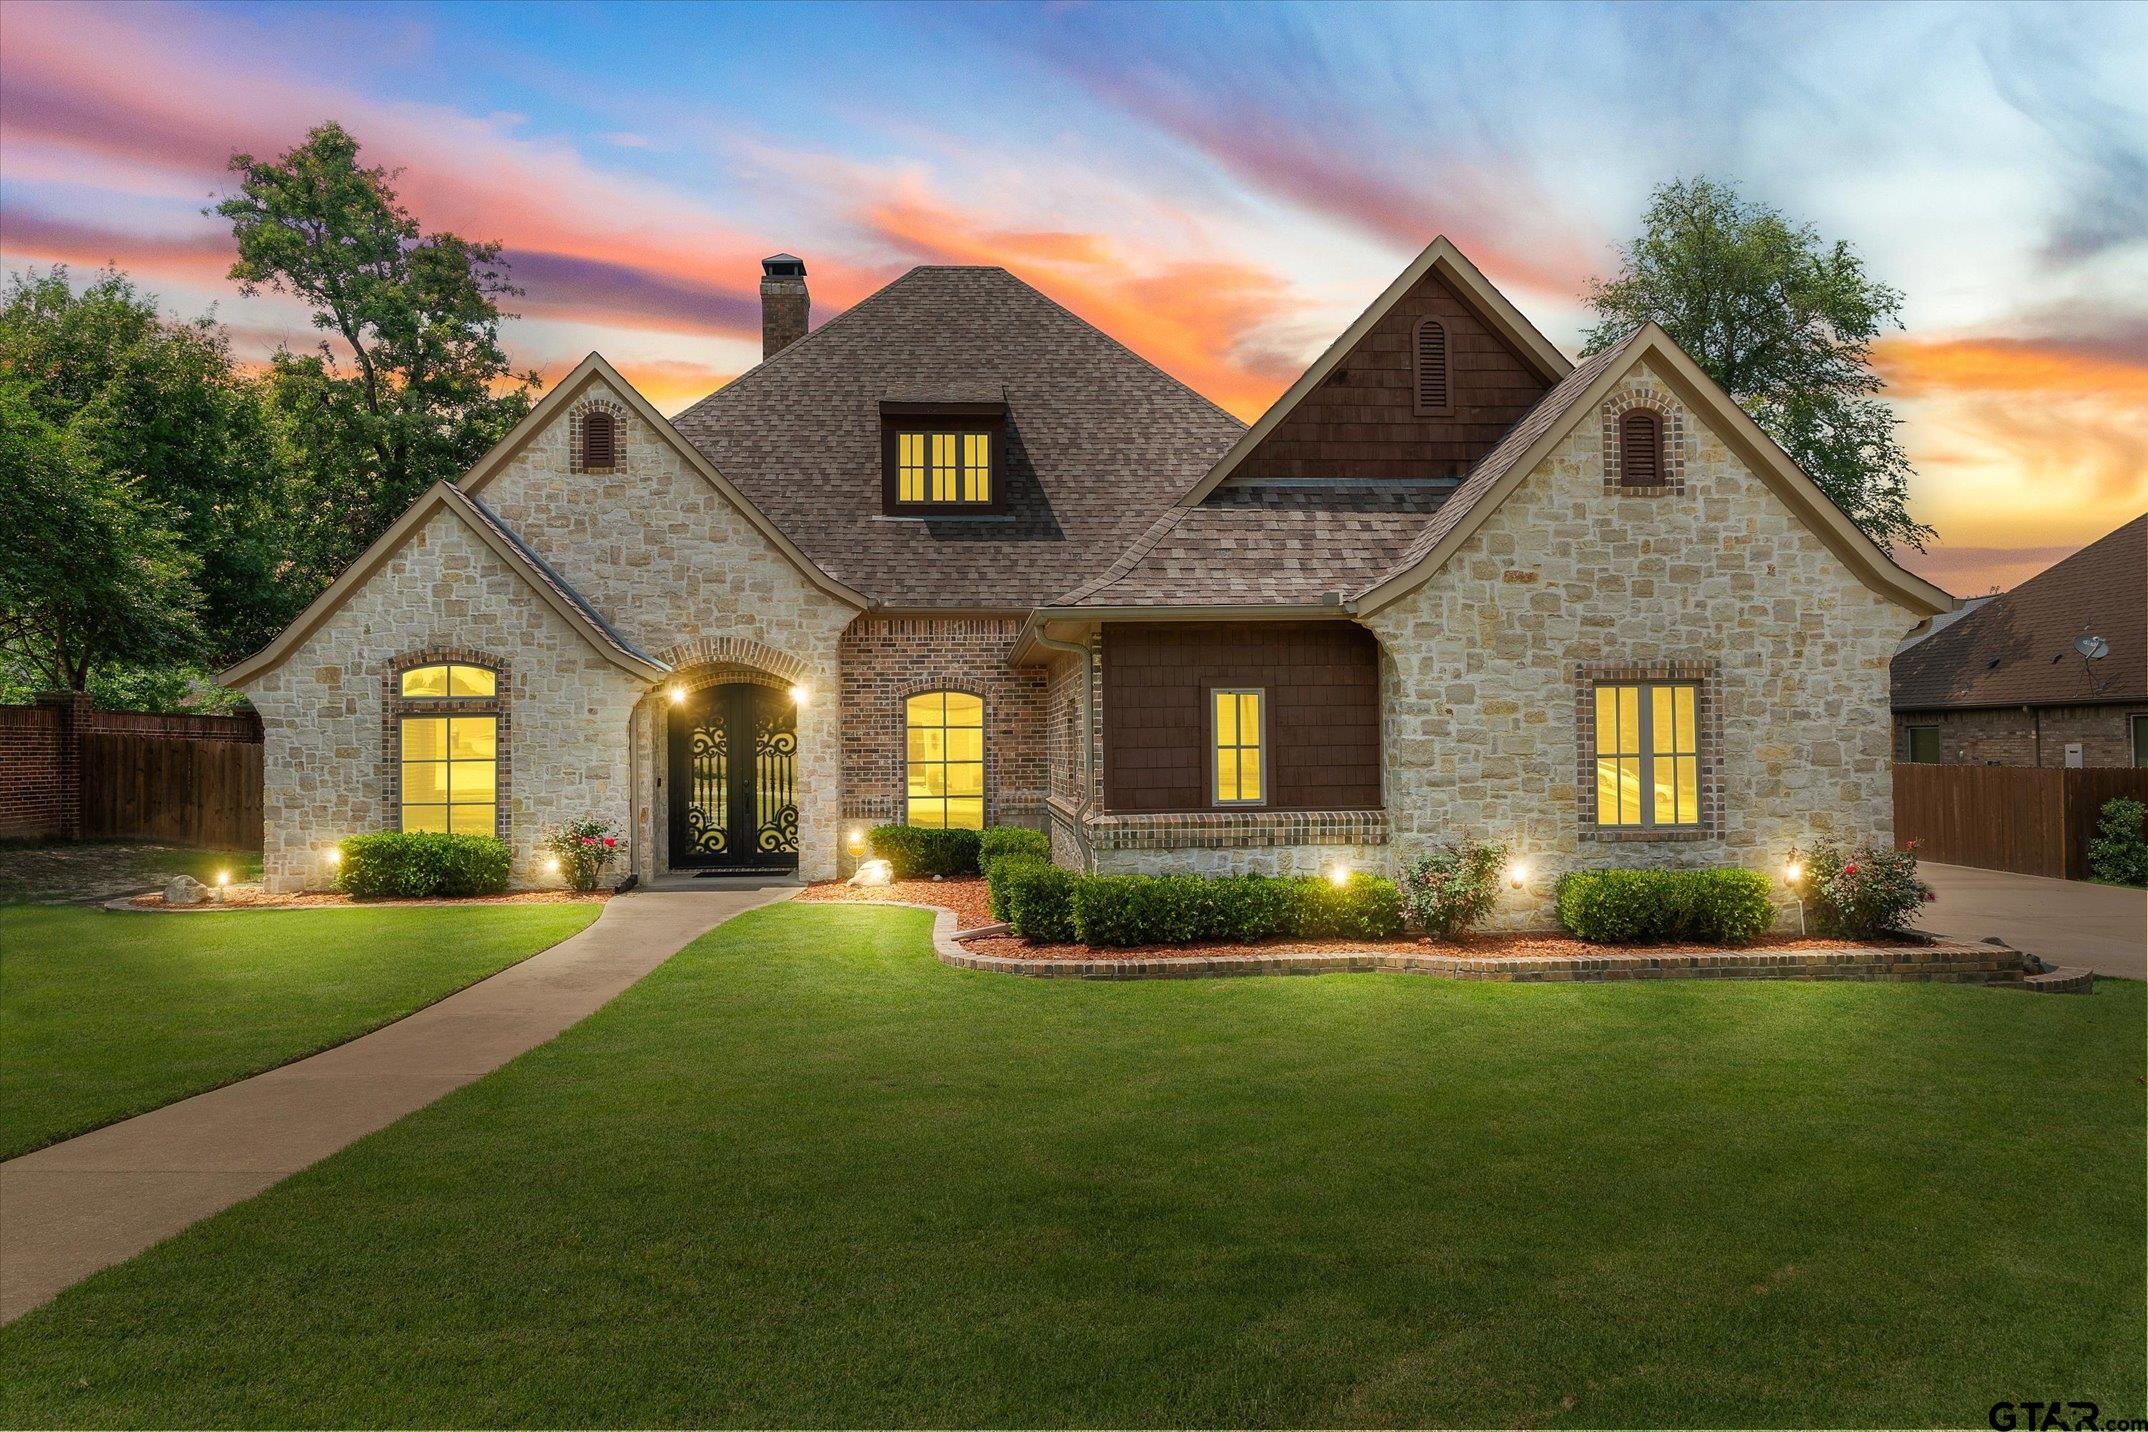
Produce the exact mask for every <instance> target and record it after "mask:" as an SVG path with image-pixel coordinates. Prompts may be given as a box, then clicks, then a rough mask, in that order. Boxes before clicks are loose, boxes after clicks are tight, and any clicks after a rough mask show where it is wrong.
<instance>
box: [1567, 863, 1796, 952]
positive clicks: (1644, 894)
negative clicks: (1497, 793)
mask: <svg viewBox="0 0 2148 1432" xmlns="http://www.w3.org/2000/svg"><path fill="white" fill-rule="evenodd" d="M1771 889H1772V887H1771V886H1770V885H1769V884H1768V878H1767V877H1766V876H1765V875H1762V874H1760V873H1759V872H1758V871H1756V870H1740V869H1736V868H1726V869H1716V870H1574V871H1569V872H1568V873H1567V874H1566V875H1565V876H1564V877H1563V878H1561V880H1560V881H1559V889H1558V902H1559V923H1560V924H1561V925H1564V926H1565V927H1566V928H1567V929H1569V930H1571V931H1573V932H1574V933H1575V934H1576V935H1579V936H1580V937H1581V938H1582V939H1584V940H1595V941H1598V942H1600V943H1603V944H1608V945H1631V944H1655V943H1660V942H1663V941H1666V940H1711V941H1718V942H1720V943H1723V944H1726V945H1742V944H1746V943H1748V942H1750V941H1752V940H1755V939H1758V938H1759V937H1760V936H1761V935H1763V934H1765V933H1767V930H1768V927H1769V926H1770V925H1772V924H1774V923H1775V902H1774V901H1773V900H1772V899H1771V898H1770V893H1771Z"/></svg>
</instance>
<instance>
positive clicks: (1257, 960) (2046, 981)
mask: <svg viewBox="0 0 2148 1432" xmlns="http://www.w3.org/2000/svg"><path fill="white" fill-rule="evenodd" d="M845 903H847V904H852V905H886V906H890V907H893V908H896V909H904V910H930V911H932V912H933V923H932V949H933V953H934V955H936V956H937V957H938V958H939V960H940V963H942V964H946V965H953V966H955V967H957V968H959V969H966V970H990V971H993V972H996V973H999V974H1010V975H1028V976H1031V977H1033V978H1041V979H1053V978H1057V979H1091V980H1144V979H1211V978H1217V977H1228V976H1236V975H1318V974H1371V973H1386V974H1420V975H1436V976H1439V977H1441V978H1444V979H1457V980H1502V981H1507V982H1512V983H1583V982H1587V983H1608V982H1611V981H1614V980H1646V979H1776V980H1889V981H1938V982H1945V983H1951V984H1985V985H2000V986H2005V987H2008V988H2015V989H2030V990H2041V991H2045V992H2048V993H2064V994H2086V993H2087V992H2088V987H2089V983H2090V979H2088V978H2082V977H2083V976H2086V975H2087V972H2086V971H2083V970H2056V971H2053V972H2051V973H2050V974H2047V975H2035V976H2029V977H2027V978H2024V972H2025V970H2026V968H2027V964H2026V961H2025V959H2024V957H2023V956H2022V954H2021V952H2020V951H2018V950H2013V949H2008V948H2006V947H2005V946H2001V945H1968V944H1930V945H1896V946H1869V947H1868V946H1855V947H1848V946H1846V947H1844V948H1842V949H1838V950H1826V949H1822V950H1786V951H1772V952H1770V951H1758V952H1747V951H1742V950H1713V951H1709V952H1707V953H1703V954H1655V953H1646V952H1643V953H1634V954H1608V953H1607V954H1602V955H1586V956H1579V957H1553V956H1541V955H1537V956H1531V955H1486V956H1466V955H1438V954H1431V953H1426V952H1419V951H1416V950H1408V949H1389V950H1338V951H1318V952H1315V951H1304V952H1298V953H1293V954H1275V955H1222V956H1211V955H1200V954H1186V955H1131V956H1119V957H1114V956H1107V955H1099V956H1097V957H1096V958H1095V959H1088V960H1065V959H1022V958H1019V957H1017V956H1010V955H987V954H980V953H978V952H976V951H974V950H969V949H965V948H964V947H963V946H962V944H961V943H960V941H958V940H957V939H956V935H957V934H958V933H962V934H968V933H971V932H969V931H960V932H958V931H957V930H956V929H955V913H954V911H952V910H949V909H947V908H945V907H944V906H939V905H921V904H918V903H916V902H914V901H907V900H856V901H848V902H845Z"/></svg>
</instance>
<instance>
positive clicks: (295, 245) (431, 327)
mask: <svg viewBox="0 0 2148 1432" xmlns="http://www.w3.org/2000/svg"><path fill="white" fill-rule="evenodd" d="M231 172H232V173H233V174H235V175H237V176H238V180H239V192H238V193H236V194H232V195H230V196H228V197H226V198H225V199H223V200H222V201H221V202H220V203H218V204H217V205H216V206H215V209H214V211H213V212H215V213H217V214H220V215H222V216H223V217H224V218H226V219H228V220H230V221H231V229H232V233H233V235H234V236H235V237H236V239H237V240H238V250H239V257H238V262H237V263H235V264H233V265H232V267H231V277H232V278H233V279H234V280H236V281H237V283H238V285H239V289H240V292H242V293H246V294H249V295H250V294H253V293H255V292H257V291H258V290H259V289H261V288H263V287H266V288H270V289H273V290H275V291H277V292H282V293H289V294H291V295H293V296H294V297H296V298H298V299H300V300H302V301H303V302H305V303H307V304H309V305H311V306H312V308H313V326H314V327H316V328H318V329H321V330H323V332H324V333H326V334H328V335H330V336H329V337H327V338H324V339H323V340H322V342H321V343H320V345H319V346H318V348H317V349H316V351H314V352H311V353H293V352H291V351H289V350H288V349H286V350H283V351H280V352H278V353H277V355H276V357H275V360H274V363H273V366H272V368H271V371H270V377H269V382H270V386H271V390H272V391H273V393H274V394H275V399H276V406H277V408H278V410H279V412H280V413H281V415H282V417H283V419H284V422H285V425H286V431H287V434H288V436H289V439H290V442H291V445H292V450H293V461H294V473H293V476H294V480H295V481H296V482H297V483H298V484H299V486H300V487H301V489H302V492H301V495H300V499H299V501H298V503H297V506H296V510H297V511H299V512H301V513H303V514H305V516H306V518H307V520H308V521H309V524H310V530H309V532H308V534H307V540H306V542H305V544H304V561H305V564H306V567H307V572H306V576H307V579H308V580H309V581H310V582H311V584H312V585H313V586H315V587H318V586H321V585H325V584H326V582H327V581H328V580H329V579H331V578H332V577H333V576H334V575H335V574H336V573H337V572H338V571H340V570H341V569H342V568H343V566H344V565H346V564H347V563H348V562H349V561H350V560H351V559H352V558H353V557H355V556H357V555H358V553H359V552H361V551H362V550H364V548H365V547H366V545H367V544H368V543H370V542H371V541H372V540H373V539H374V538H375V537H378V536H379V535H380V534H381V533H382V532H383V531H385V530H386V529H387V527H388V525H389V524H390V523H392V522H393V521H394V520H395V518H396V517H397V516H398V515H400V514H401V513H402V511H403V510H404V509H405V508H406V507H408V506H409V505H410V503H411V502H412V501H413V500H414V499H415V498H416V497H417V496H418V494H419V493H421V492H423V491H424V490H425V489H426V488H428V487H430V486H431V485H432V484H433V483H435V482H437V481H439V480H441V479H443V478H455V477H459V476H461V475H462V473H463V472H464V471H465V470H466V469H467V468H468V467H469V466H470V465H471V464H472V463H474V462H475V461H476V460H477V459H478V458H479V457H481V456H483V454H484V453H485V451H486V450H487V449H488V448H490V447H491V446H492V445H493V443H495V442H497V441H498V440H499V439H500V438H501V437H502V436H503V435H504V434H505V433H506V432H507V430H508V429H509V428H511V427H513V426H514V424H515V423H516V422H517V421H519V420H520V419H521V417H522V416H523V414H525V413H527V412H528V411H529V407H530V399H531V393H532V391H533V390H534V389H535V387H536V384H537V375H536V374H534V373H520V374H518V373H514V372H512V371H511V370H510V366H509V363H508V360H507V355H506V353H505V352H504V351H502V349H501V348H500V344H499V328H500V320H501V319H502V318H503V317H507V316H509V315H504V314H502V313H501V312H500V308H499V302H498V301H499V300H500V299H501V298H503V297H507V296H509V295H513V294H517V293H519V292H520V290H519V289H516V288H514V287H512V286H511V285H510V284H509V283H508V281H507V266H506V264H505V262H504V261H503V260H502V258H501V256H500V246H499V245H498V244H497V243H474V242H471V241H469V240H465V239H462V238H458V237H457V236H455V235H454V234H450V233H435V234H427V233H424V232H423V231H422V230H421V229H420V227H419V224H418V221H417V219H416V218H415V217H414V216H413V215H412V214H411V213H410V211H409V210H408V209H406V208H404V207H403V206H402V204H401V203H400V201H399V200H398V199H397V198H396V193H395V189H394V185H393V181H394V178H395V175H394V174H393V173H391V172H390V171H388V170H385V169H379V168H372V169H368V168H364V167H362V166H361V165H360V164H359V162H358V142H357V141H356V140H355V139H353V138H352V137H351V136H350V135H349V134H348V133H346V132H345V131H344V129H343V128H342V126H340V125H338V124H335V123H333V122H331V123H328V124H323V125H321V126H320V127H319V128H317V129H315V130H313V131H312V132H311V133H309V134H308V135H307V136H306V140H305V142H304V143H303V144H300V145H299V146H298V147H297V148H295V149H292V150H291V151H290V152H289V153H287V154H285V155H283V156H282V157H280V158H278V159H274V160H260V159H256V158H254V157H253V156H252V155H250V154H237V155H234V156H232V160H231Z"/></svg>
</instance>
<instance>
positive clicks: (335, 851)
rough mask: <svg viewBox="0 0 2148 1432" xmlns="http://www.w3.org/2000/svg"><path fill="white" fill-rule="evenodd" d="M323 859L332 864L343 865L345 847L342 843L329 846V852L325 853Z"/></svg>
mask: <svg viewBox="0 0 2148 1432" xmlns="http://www.w3.org/2000/svg"><path fill="white" fill-rule="evenodd" d="M321 859H323V860H325V861H327V862H328V863H329V864H330V865H341V864H342V863H343V847H342V846H340V845H331V846H329V847H328V853H327V854H325V855H323V856H322V857H321Z"/></svg>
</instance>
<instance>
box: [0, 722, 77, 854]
mask: <svg viewBox="0 0 2148 1432" xmlns="http://www.w3.org/2000/svg"><path fill="white" fill-rule="evenodd" d="M64 730H65V722H64V720H63V717H62V713H61V712H60V711H59V710H57V709H56V708H54V707H50V706H0V836H13V837H17V838H21V837H31V836H47V835H62V834H65V833H66V825H67V815H68V811H67V787H66V783H65V781H64V780H63V779H62V772H61V755H62V749H63V736H64ZM79 799H80V798H79V796H78V797H77V800H79Z"/></svg>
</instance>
